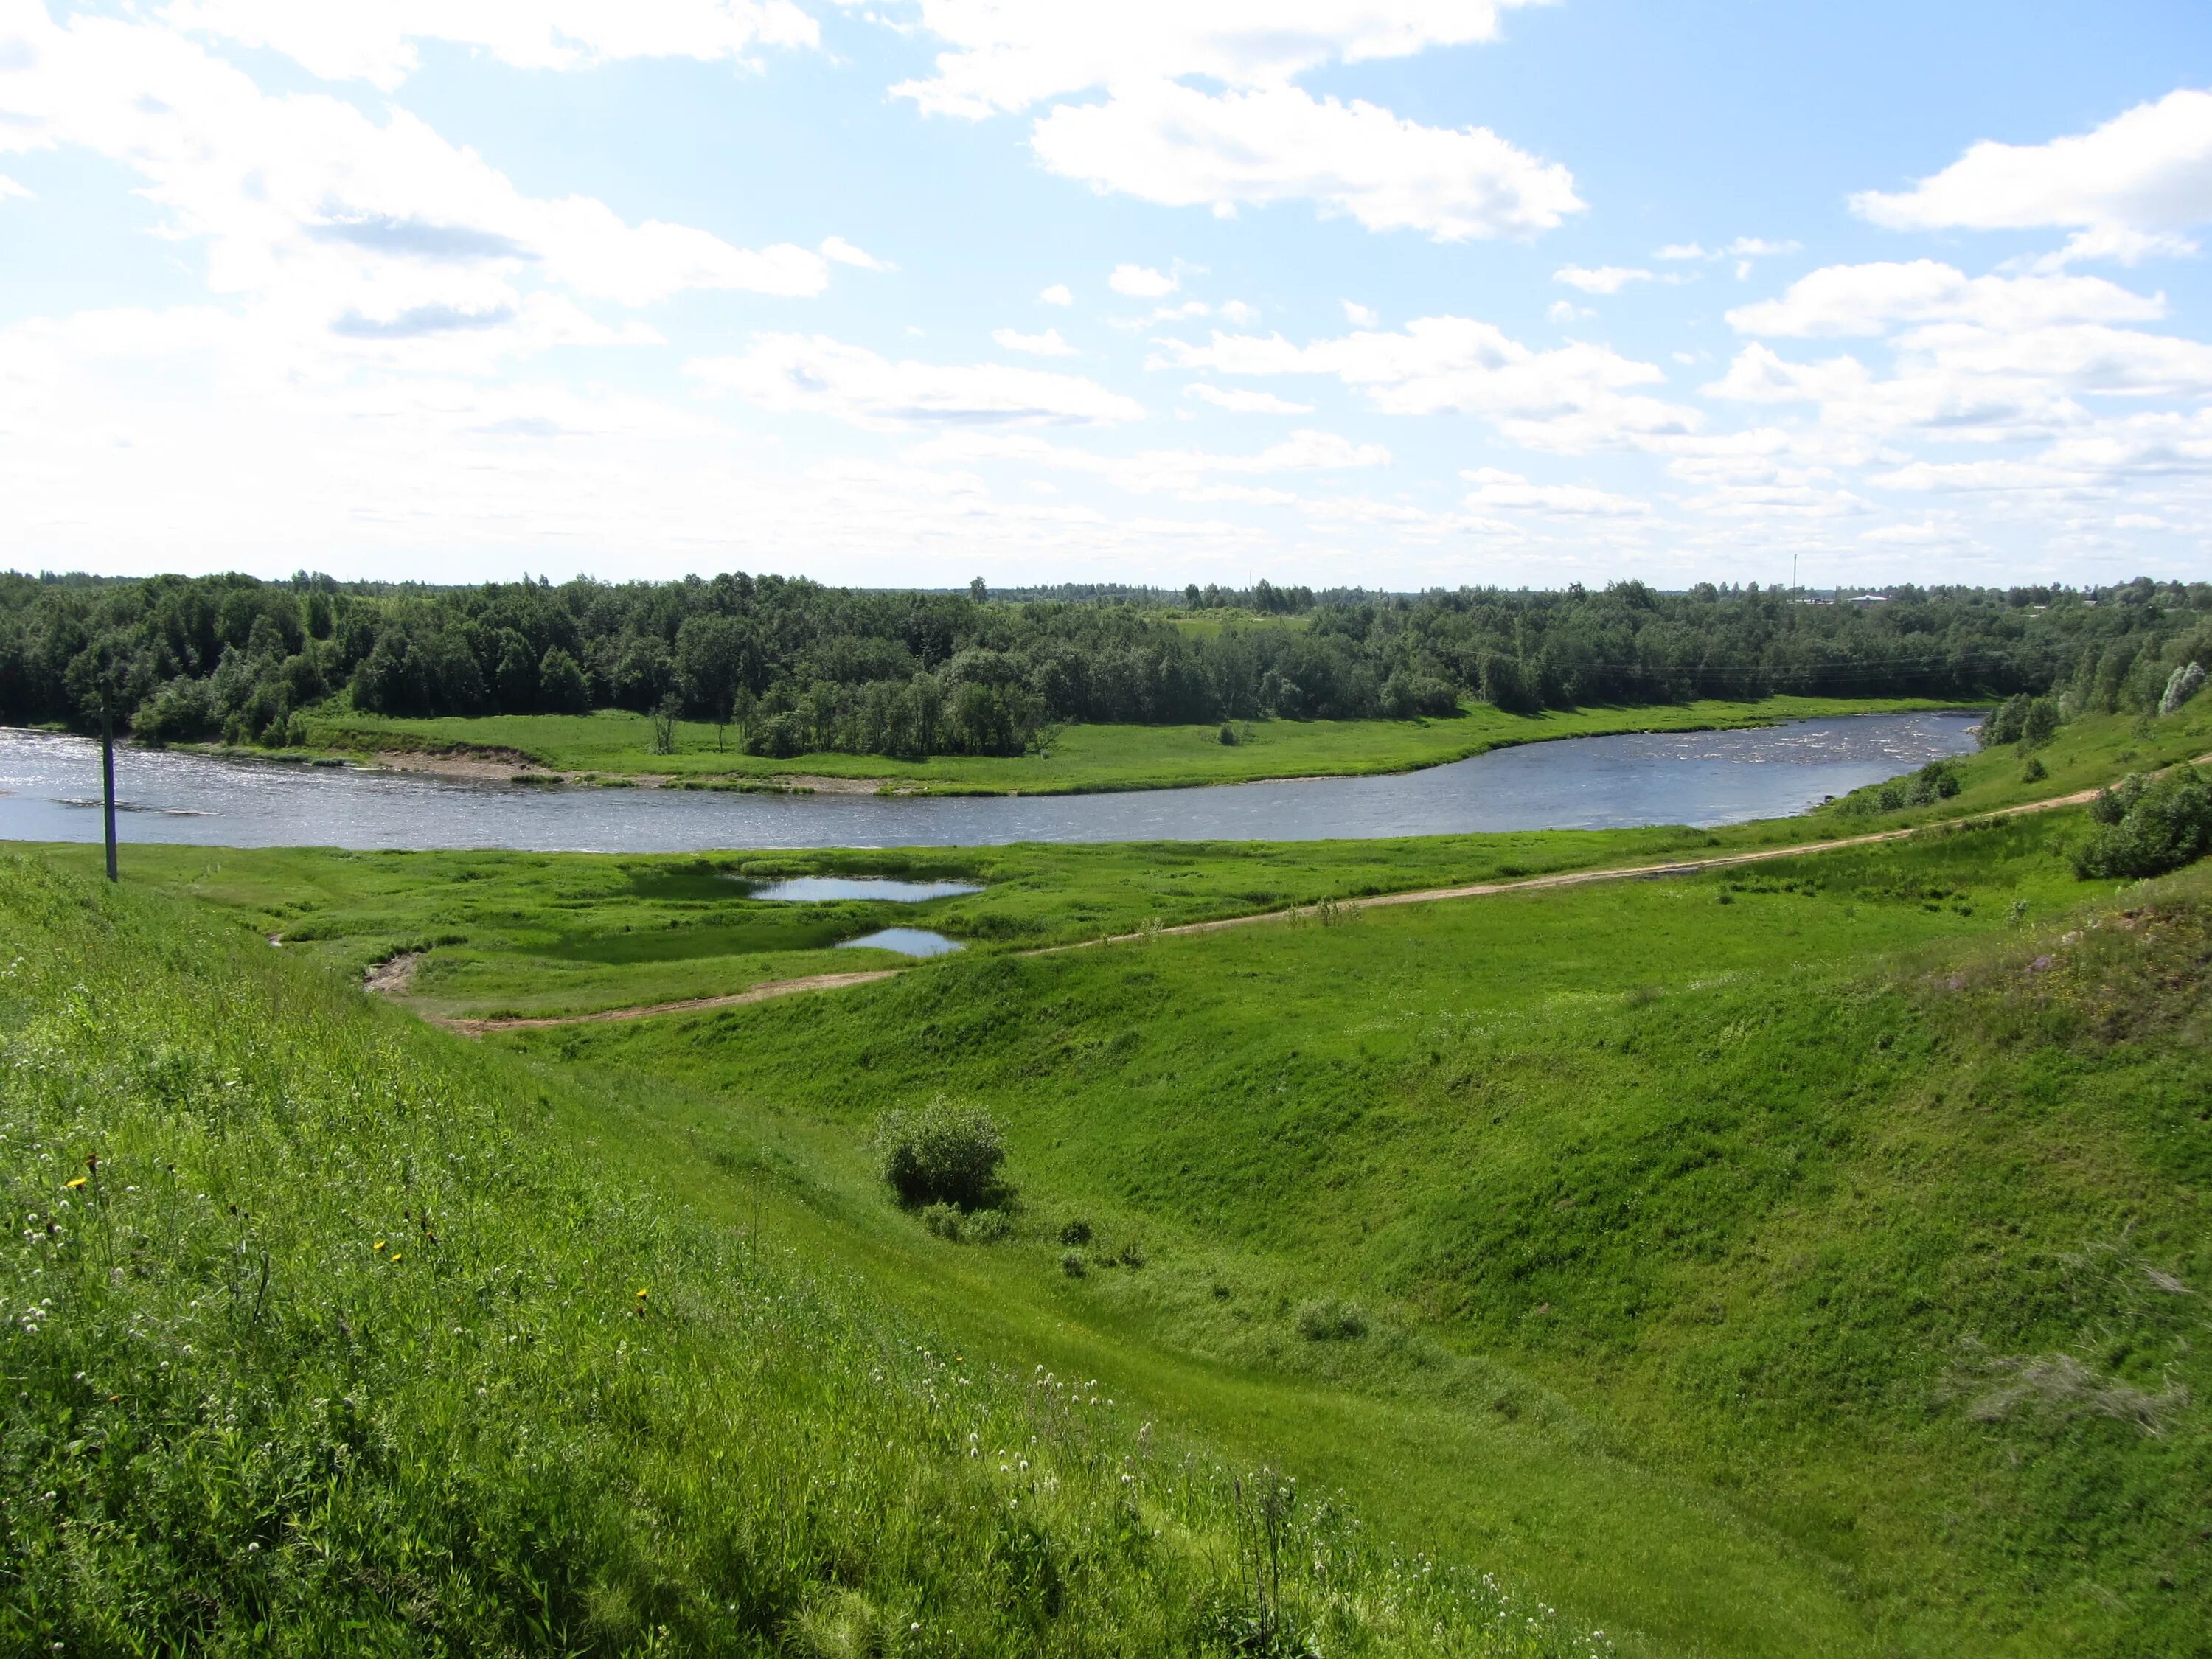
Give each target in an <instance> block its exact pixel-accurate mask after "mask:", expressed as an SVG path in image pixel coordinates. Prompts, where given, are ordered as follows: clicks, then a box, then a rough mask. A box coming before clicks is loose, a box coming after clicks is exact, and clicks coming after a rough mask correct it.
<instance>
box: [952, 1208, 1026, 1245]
mask: <svg viewBox="0 0 2212 1659" xmlns="http://www.w3.org/2000/svg"><path fill="white" fill-rule="evenodd" d="M962 1231H963V1233H964V1234H965V1235H966V1237H967V1239H968V1242H969V1243H970V1244H996V1243H1000V1241H1002V1240H1004V1239H1006V1238H1010V1237H1012V1236H1013V1231H1014V1218H1013V1217H1012V1216H1010V1215H1008V1214H1007V1213H1006V1212H1005V1211H1004V1210H978V1211H976V1212H975V1213H974V1214H973V1215H971V1216H969V1218H968V1219H967V1223H966V1225H965V1226H964V1227H963V1229H962Z"/></svg>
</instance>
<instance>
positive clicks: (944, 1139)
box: [876, 1100, 1006, 1210]
mask: <svg viewBox="0 0 2212 1659" xmlns="http://www.w3.org/2000/svg"><path fill="white" fill-rule="evenodd" d="M876 1154H877V1157H878V1158H879V1159H880V1160H881V1168H882V1170H883V1175H884V1180H885V1181H887V1182H890V1187H891V1190H892V1191H893V1192H895V1193H896V1194H898V1198H899V1202H900V1203H902V1204H905V1205H908V1206H921V1205H932V1204H949V1205H951V1206H953V1207H954V1208H956V1209H961V1210H981V1209H987V1208H989V1207H990V1206H991V1205H992V1204H993V1202H994V1200H998V1199H1000V1198H1001V1197H1003V1196H1005V1195H1006V1189H1005V1188H1004V1186H1003V1185H1002V1183H1001V1182H1000V1179H999V1168H1000V1165H1001V1164H1004V1163H1005V1162H1006V1139H1005V1138H1004V1137H1003V1136H1002V1135H1000V1133H999V1126H998V1125H997V1124H996V1123H994V1121H992V1120H991V1116H990V1115H989V1114H988V1113H987V1112H984V1111H981V1110H978V1109H976V1108H975V1107H973V1106H955V1105H953V1104H951V1103H950V1102H947V1101H944V1100H938V1101H934V1102H933V1103H930V1104H929V1105H927V1106H925V1107H923V1108H922V1109H921V1110H920V1111H918V1112H886V1113H884V1115H883V1117H882V1119H881V1120H880V1121H878V1124H877V1126H876Z"/></svg>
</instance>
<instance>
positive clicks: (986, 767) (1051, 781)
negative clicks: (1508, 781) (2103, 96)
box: [305, 696, 1951, 795]
mask: <svg viewBox="0 0 2212 1659" xmlns="http://www.w3.org/2000/svg"><path fill="white" fill-rule="evenodd" d="M1950 706H1951V705H1948V704H1943V703H1936V702H1927V701H1925V700H1919V699H1912V698H1895V697H1890V698H1835V697H1786V696H1785V697H1768V698H1765V699H1763V700H1761V701H1759V702H1686V703H1679V704H1655V705H1650V706H1639V707H1636V708H1582V709H1575V710H1571V711H1561V710H1551V711H1547V712H1546V713H1542V714H1506V713H1504V712H1503V711H1501V710H1499V709H1498V708H1492V706H1491V705H1489V704H1488V703H1474V704H1469V705H1468V707H1467V708H1465V709H1464V710H1463V711H1462V714H1460V716H1459V717H1458V718H1457V719H1454V720H1238V721H1235V722H1233V723H1232V726H1233V730H1234V732H1236V734H1237V742H1236V743H1235V744H1224V743H1223V742H1222V741H1221V730H1222V728H1221V727H1220V726H1067V727H1066V728H1064V729H1063V730H1061V731H1060V734H1059V736H1058V737H1057V738H1055V739H1054V741H1053V743H1052V744H1051V745H1050V746H1049V749H1048V752H1046V753H1044V754H1042V755H1039V754H1028V755H1015V756H992V755H937V756H933V757H929V758H927V759H926V760H900V759H897V758H896V757H892V756H888V755H849V754H839V753H823V754H813V755H799V756H796V757H793V758H791V759H789V760H770V759H766V758H763V757H760V756H757V755H747V754H745V753H744V752H742V750H740V749H739V748H738V732H736V730H735V729H734V728H729V729H726V730H724V731H721V732H717V730H716V728H715V727H714V726H709V725H705V724H702V723H699V722H696V721H689V720H684V721H678V723H677V726H676V751H675V752H674V753H673V754H669V755H659V754H655V753H653V722H652V721H651V720H649V719H648V718H647V716H645V715H643V714H628V713H625V712H623V711H622V710H619V709H602V710H600V711H599V713H597V714H493V715H487V716H484V717H483V718H481V719H474V720H462V719H450V720H402V719H394V718H388V717H385V716H380V715H373V714H356V713H352V712H343V713H316V712H313V711H310V712H309V713H308V714H307V716H306V717H305V719H306V723H307V726H306V729H307V740H308V742H309V744H311V745H312V746H313V747H314V748H315V749H317V750H323V751H327V752H337V753H343V752H368V753H375V752H378V751H380V750H430V751H432V752H436V751H440V750H454V751H459V752H467V751H470V750H492V751H496V752H500V753H504V754H511V755H519V756H522V757H526V758H527V759H528V760H529V761H531V762H532V763H535V764H537V765H538V766H542V767H544V768H547V769H551V770H554V771H558V772H563V773H568V774H571V775H595V776H601V777H609V778H621V777H635V776H653V777H668V778H674V779H678V780H680V781H686V782H698V783H705V782H708V781H722V782H728V783H744V782H748V781H751V782H765V781H769V780H771V779H774V778H778V777H792V776H799V777H815V778H844V779H853V780H856V781H876V782H877V783H878V785H879V787H883V788H886V789H899V790H909V791H916V792H920V793H960V794H976V793H980V794H1024V795H1038V794H1066V793H1077V792H1082V791H1088V790H1102V789H1168V788H1176V787H1184V786H1188V785H1192V784H1207V783H1249V782H1252V781H1255V780H1257V779H1261V778H1293V777H1321V776H1330V777H1342V776H1352V775H1364V774H1370V773H1378V772H1410V771H1413V770H1416V769H1419V768H1421V767H1425V766H1437V765H1440V764H1442V763H1444V762H1446V761H1455V760H1464V759H1466V758H1467V757H1468V756H1470V755H1479V754H1481V753H1482V752H1483V751H1484V750H1489V749H1495V748H1498V747H1501V746H1503V745H1505V744H1516V743H1541V742H1543V741H1545V740H1547V739H1548V738H1580V737H1592V736H1596V735H1599V734H1601V733H1605V732H1682V731H1695V730H1707V729H1715V728H1725V727H1731V726H1766V725H1771V724H1773V723H1774V722H1775V721H1778V720H1807V719H1812V718H1814V717H1817V716H1822V715H1830V714H1891V713H1896V712H1899V711H1905V710H1911V709H1922V708H1946V707H1950Z"/></svg>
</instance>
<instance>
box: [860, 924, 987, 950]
mask: <svg viewBox="0 0 2212 1659" xmlns="http://www.w3.org/2000/svg"><path fill="white" fill-rule="evenodd" d="M837 948H838V949H839V950H841V951H897V952H898V953H899V954H900V955H901V956H902V957H942V956H950V955H951V953H952V952H953V951H957V950H961V949H963V946H962V945H961V943H960V941H959V940H958V939H947V938H945V935H944V934H942V933H931V932H930V931H929V930H928V929H927V927H883V928H878V930H877V931H876V932H874V933H863V934H861V935H860V938H858V939H845V940H842V941H841V942H840V943H839V945H838V946H837Z"/></svg>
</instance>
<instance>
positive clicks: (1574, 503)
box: [1460, 466, 1651, 519]
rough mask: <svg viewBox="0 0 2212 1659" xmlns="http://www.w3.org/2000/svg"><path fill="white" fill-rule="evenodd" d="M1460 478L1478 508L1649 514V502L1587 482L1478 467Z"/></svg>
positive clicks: (1599, 514) (1591, 514)
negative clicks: (1533, 479) (1536, 479)
mask: <svg viewBox="0 0 2212 1659" xmlns="http://www.w3.org/2000/svg"><path fill="white" fill-rule="evenodd" d="M1460 477H1462V478H1464V479H1466V480H1467V481H1468V483H1471V484H1473V485H1474V489H1471V490H1469V491H1468V493H1467V496H1466V502H1467V505H1468V507H1474V508H1477V509H1506V510H1510V511H1523V512H1528V511H1533V512H1539V513H1554V514H1557V515H1559V516H1561V517H1564V518H1600V519H1638V518H1645V517H1648V516H1650V512H1651V504H1650V502H1649V501H1638V500H1637V499H1636V498H1635V497H1634V496H1632V495H1614V494H1613V493H1612V492H1611V491H1609V490H1604V489H1593V488H1591V487H1590V486H1589V485H1588V484H1538V483H1529V482H1528V479H1526V478H1524V477H1522V476H1521V475H1520V474H1519V473H1517V472H1505V471H1500V470H1499V469H1498V468H1496V467H1490V466H1486V467H1481V468H1478V469H1477V470H1475V471H1472V472H1462V473H1461V474H1460Z"/></svg>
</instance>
